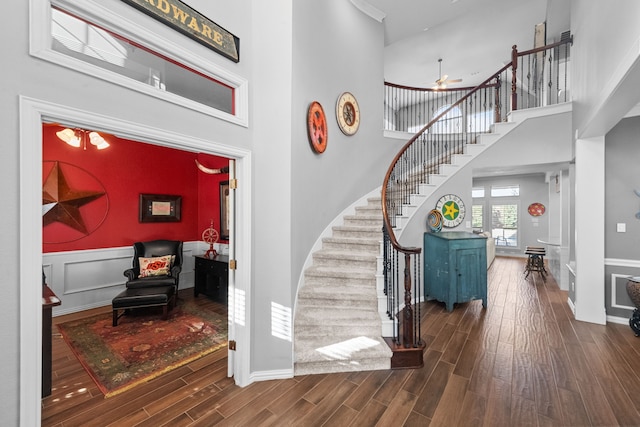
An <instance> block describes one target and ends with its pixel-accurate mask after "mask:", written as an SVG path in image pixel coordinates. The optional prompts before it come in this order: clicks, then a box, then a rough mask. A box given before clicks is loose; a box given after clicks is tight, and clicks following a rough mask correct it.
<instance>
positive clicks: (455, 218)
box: [436, 194, 465, 228]
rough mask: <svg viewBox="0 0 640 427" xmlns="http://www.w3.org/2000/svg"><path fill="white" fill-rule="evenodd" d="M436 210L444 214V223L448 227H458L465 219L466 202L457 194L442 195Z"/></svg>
mask: <svg viewBox="0 0 640 427" xmlns="http://www.w3.org/2000/svg"><path fill="white" fill-rule="evenodd" d="M436 210H438V211H439V212H440V213H441V214H442V225H443V226H445V227H448V228H453V227H457V226H458V225H460V224H461V223H462V220H463V219H464V214H465V207H464V202H463V201H462V199H461V198H460V197H458V196H456V195H455V194H446V195H444V196H442V197H440V199H439V200H438V203H436Z"/></svg>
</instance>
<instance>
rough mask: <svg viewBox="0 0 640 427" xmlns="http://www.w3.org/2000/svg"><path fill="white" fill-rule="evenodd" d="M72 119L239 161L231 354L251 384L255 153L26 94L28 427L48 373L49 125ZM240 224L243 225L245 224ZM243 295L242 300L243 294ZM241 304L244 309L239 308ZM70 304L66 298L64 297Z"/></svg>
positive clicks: (23, 399) (23, 406) (23, 365)
mask: <svg viewBox="0 0 640 427" xmlns="http://www.w3.org/2000/svg"><path fill="white" fill-rule="evenodd" d="M44 121H56V122H67V123H70V124H74V125H77V126H80V127H86V128H91V129H99V130H102V131H105V132H107V133H112V134H114V135H118V136H119V137H122V138H127V139H132V140H140V141H145V142H149V143H152V144H156V145H161V146H165V147H170V148H176V149H182V150H187V151H194V152H203V153H207V154H212V155H218V156H222V157H227V158H230V159H235V164H236V174H237V175H238V177H239V181H240V182H242V186H241V188H240V189H239V190H238V191H237V193H236V201H237V205H236V207H237V210H236V218H235V219H236V225H237V226H236V229H235V239H234V240H235V241H234V242H233V243H232V245H233V246H234V248H238V249H235V255H236V260H238V265H240V266H242V268H241V269H239V270H236V271H235V278H234V279H235V280H234V281H233V284H234V286H233V289H230V291H232V292H233V294H234V296H236V297H235V298H234V299H233V301H235V303H234V306H233V307H232V306H230V307H229V311H230V313H232V314H231V316H233V317H232V318H233V319H234V325H233V328H232V330H231V331H230V334H233V335H230V336H229V339H230V340H231V339H234V340H235V341H236V343H237V349H238V350H237V351H236V352H234V354H231V352H230V357H229V363H230V364H233V367H232V369H230V370H229V372H230V373H233V376H234V379H235V382H236V384H238V385H240V386H245V385H247V384H249V383H250V364H249V361H250V354H251V347H250V340H249V337H250V330H249V325H251V319H250V314H251V307H250V301H251V286H250V284H251V281H250V278H251V197H250V196H251V185H250V183H251V170H252V165H251V152H250V151H249V150H245V149H240V148H238V147H233V146H229V145H224V144H220V143H217V142H212V141H209V140H201V139H197V138H194V137H192V136H189V135H183V134H177V133H174V132H171V131H168V130H165V129H158V128H152V127H149V126H145V125H140V124H137V123H132V122H129V121H127V120H124V119H120V118H115V117H108V116H104V115H101V114H97V113H92V112H89V111H86V110H78V109H75V108H73V107H69V106H66V105H60V104H55V103H51V102H48V101H42V100H38V99H34V98H29V97H24V96H21V97H20V161H19V166H20V172H19V173H20V176H19V180H20V181H19V191H20V205H19V218H20V220H19V236H20V245H19V246H20V248H19V289H20V295H19V299H20V306H19V308H20V353H19V354H20V356H19V358H20V372H19V374H20V380H19V381H20V425H21V426H34V425H40V424H41V381H42V373H41V369H40V366H42V351H41V348H42V288H41V285H40V283H41V281H42V277H41V274H42V273H41V272H40V271H38V268H37V266H38V265H41V264H42V214H41V212H42V182H41V178H40V177H41V176H42V123H43V122H44ZM238 225H239V226H238ZM238 295H240V296H241V298H237V296H238ZM239 301H241V303H242V307H239V306H237V305H238V302H239ZM63 304H64V301H63Z"/></svg>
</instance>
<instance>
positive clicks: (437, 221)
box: [427, 209, 443, 233]
mask: <svg viewBox="0 0 640 427" xmlns="http://www.w3.org/2000/svg"><path fill="white" fill-rule="evenodd" d="M442 222H443V219H442V213H440V211H439V210H437V209H431V210H430V211H429V215H427V228H428V229H429V231H431V232H432V233H438V232H440V231H441V230H442Z"/></svg>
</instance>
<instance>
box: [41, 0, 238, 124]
mask: <svg viewBox="0 0 640 427" xmlns="http://www.w3.org/2000/svg"><path fill="white" fill-rule="evenodd" d="M29 1H30V8H29V15H30V16H29V21H30V22H29V39H30V42H29V53H30V54H31V55H32V56H34V57H37V58H40V59H43V60H45V61H49V62H52V63H55V64H58V65H61V66H63V67H67V68H71V69H73V70H75V71H80V72H82V73H85V74H88V75H91V76H95V77H98V78H100V79H103V80H106V81H108V82H112V83H115V84H118V85H120V86H124V87H126V88H129V89H132V90H135V91H138V92H142V93H145V94H147V95H150V96H153V97H156V98H159V99H162V100H165V101H168V102H171V103H173V104H177V105H180V106H183V107H185V108H189V109H191V110H195V111H198V112H200V113H203V114H207V115H209V116H213V117H216V118H219V119H221V120H224V121H227V122H231V123H234V124H237V125H240V126H244V127H249V83H248V81H247V80H246V79H244V78H242V77H240V76H238V75H236V74H233V73H231V72H230V71H228V70H226V69H224V68H222V67H221V66H219V65H218V64H215V63H214V62H211V61H209V60H207V59H205V58H203V57H201V56H199V55H197V54H195V53H193V52H190V51H189V50H188V49H185V48H184V46H180V45H178V44H176V43H174V42H173V41H171V40H168V39H166V38H163V37H160V36H159V35H157V34H155V33H153V32H151V31H149V30H148V29H146V28H144V27H143V26H141V25H139V24H137V23H135V22H133V21H130V20H129V19H126V18H124V17H123V16H121V15H119V14H117V13H115V12H114V11H113V10H111V9H109V8H107V7H105V6H104V5H102V4H99V3H95V2H94V1H93V0H84V1H80V0H29ZM52 4H54V5H55V6H58V7H60V8H61V9H64V10H67V11H69V12H71V13H73V14H76V15H78V16H82V17H84V18H86V19H87V20H89V21H90V22H93V23H94V24H96V25H99V26H102V27H104V28H107V29H109V30H110V31H113V32H114V33H116V34H119V35H121V36H123V37H125V38H127V39H130V40H134V41H136V42H137V43H140V44H142V45H144V46H145V47H147V48H149V49H151V50H153V51H155V52H157V53H159V54H162V55H165V56H167V57H169V58H172V59H174V60H175V61H177V62H179V63H181V64H183V65H186V66H188V67H190V68H192V69H193V70H196V71H198V72H200V73H202V74H204V75H206V76H209V77H211V78H213V79H215V80H218V81H220V82H222V83H224V84H226V85H228V86H230V87H232V88H234V89H235V90H234V106H235V114H229V113H226V112H224V111H221V110H217V109H215V108H212V107H209V106H207V105H204V104H201V103H199V102H196V101H193V100H190V99H187V98H184V97H182V96H179V95H176V94H173V93H171V92H166V91H162V90H159V89H156V88H155V87H153V86H150V85H148V84H145V83H142V82H138V81H135V80H133V79H130V78H128V77H126V76H122V75H120V74H118V73H115V72H113V71H109V70H107V69H104V68H101V67H99V66H96V65H93V64H90V63H88V62H84V61H82V60H80V59H77V58H73V57H70V56H67V55H65V54H63V53H60V52H56V51H54V50H53V49H52V48H51V46H52V43H51V5H52ZM125 6H126V5H125Z"/></svg>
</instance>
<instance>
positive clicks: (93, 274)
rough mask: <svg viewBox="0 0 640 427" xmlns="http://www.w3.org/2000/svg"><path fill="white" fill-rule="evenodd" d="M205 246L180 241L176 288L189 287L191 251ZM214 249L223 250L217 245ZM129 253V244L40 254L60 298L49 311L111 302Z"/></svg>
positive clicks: (195, 252)
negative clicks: (177, 284)
mask: <svg viewBox="0 0 640 427" xmlns="http://www.w3.org/2000/svg"><path fill="white" fill-rule="evenodd" d="M221 246H222V245H221ZM224 246H226V245H224ZM208 248H209V246H208V245H207V244H205V243H204V242H200V241H196V242H184V246H183V261H182V273H180V289H185V288H192V287H193V279H194V273H193V269H194V258H193V255H199V254H202V253H204V252H205V251H206V250H207V249H208ZM216 250H218V252H224V248H221V247H218V248H216ZM132 257H133V247H132V246H127V247H117V248H106V249H90V250H83V251H69V252H52V253H47V254H43V255H42V267H43V269H44V274H45V275H46V276H47V284H48V285H49V287H50V288H51V289H52V290H53V292H55V294H56V295H57V296H58V298H60V300H61V301H62V304H61V305H60V306H58V307H54V308H53V315H54V316H60V315H63V314H69V313H75V312H78V311H83V310H88V309H91V308H96V307H103V306H108V305H111V300H112V299H113V297H115V296H116V295H117V294H118V293H120V292H121V291H122V290H123V289H124V282H125V276H124V274H123V272H124V271H125V270H126V269H127V268H129V267H131V258H132Z"/></svg>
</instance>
